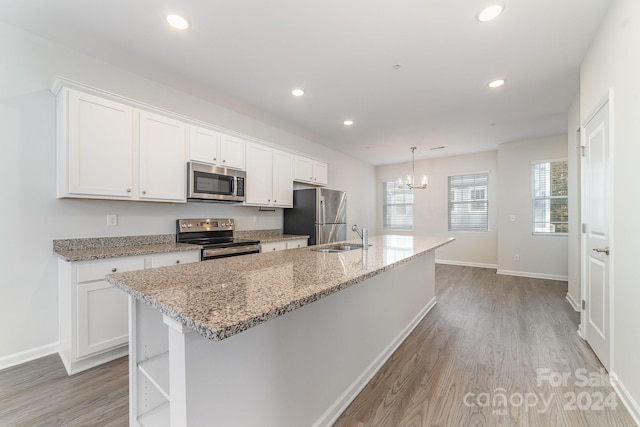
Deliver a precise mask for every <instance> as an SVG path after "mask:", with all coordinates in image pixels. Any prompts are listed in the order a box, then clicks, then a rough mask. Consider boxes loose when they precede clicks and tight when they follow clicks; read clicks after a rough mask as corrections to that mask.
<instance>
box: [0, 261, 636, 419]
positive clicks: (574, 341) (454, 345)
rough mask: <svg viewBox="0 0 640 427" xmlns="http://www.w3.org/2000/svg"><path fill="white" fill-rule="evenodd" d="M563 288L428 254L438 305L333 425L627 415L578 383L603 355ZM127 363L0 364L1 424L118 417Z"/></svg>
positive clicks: (123, 409) (601, 391) (605, 388)
mask: <svg viewBox="0 0 640 427" xmlns="http://www.w3.org/2000/svg"><path fill="white" fill-rule="evenodd" d="M566 292H567V285H566V283H564V282H554V281H548V280H537V279H527V278H521V277H511V276H498V275H496V274H495V270H488V269H481V268H471V267H457V266H447V265H437V266H436V297H437V299H438V304H437V305H436V306H435V307H434V308H433V309H432V311H431V312H430V313H429V314H428V315H427V316H426V317H425V318H424V319H423V321H422V322H420V324H419V325H418V326H417V327H416V329H415V330H414V331H413V332H412V333H411V335H410V336H409V337H408V338H407V340H406V341H405V342H404V343H403V344H402V345H401V346H400V348H399V349H398V350H397V351H396V352H395V353H394V354H393V356H392V357H391V358H390V359H389V360H388V361H387V363H386V364H385V365H384V366H383V368H382V369H381V370H380V372H378V374H377V375H376V376H375V377H374V378H373V380H372V381H371V382H370V383H369V384H368V385H367V386H366V387H365V388H364V389H363V391H362V392H361V393H360V395H359V396H358V397H357V398H356V399H355V400H354V401H353V402H352V403H351V405H350V406H349V407H348V408H347V409H346V410H345V412H344V413H343V414H342V416H341V417H340V418H339V419H338V421H337V422H336V423H335V425H334V426H335V427H364V426H388V427H427V426H442V427H449V426H456V427H457V426H474V427H480V426H545V427H547V426H625V427H626V426H634V425H635V424H634V422H633V420H632V419H631V417H630V415H629V414H628V412H627V411H626V409H625V408H624V406H623V405H622V403H621V402H620V400H619V399H618V398H617V396H615V395H613V398H612V399H611V398H610V399H609V401H605V399H604V398H606V397H608V396H609V395H610V393H612V392H613V390H612V388H611V386H609V385H608V383H607V384H605V385H599V384H594V385H593V386H591V385H588V384H581V382H586V381H581V379H582V377H583V376H585V374H589V373H590V374H594V375H596V376H597V374H598V373H599V372H600V368H601V364H600V363H599V361H598V360H597V358H596V357H595V355H594V354H593V352H592V351H591V349H590V348H589V347H588V346H587V345H586V344H585V343H584V342H583V341H582V340H581V339H580V338H579V337H578V335H577V333H576V330H577V327H578V323H579V316H578V313H576V312H575V311H573V310H572V309H571V307H570V306H569V304H568V303H567V302H566V300H565V299H564V298H565V295H566ZM127 369H128V366H127V358H122V359H119V360H116V361H113V362H110V363H108V364H105V365H103V366H100V367H98V368H94V369H92V370H89V371H85V372H82V373H79V374H77V375H74V376H71V377H68V376H67V374H66V372H65V370H64V367H63V366H62V363H61V362H60V360H59V358H58V356H57V355H53V356H48V357H45V358H42V359H39V360H36V361H33V362H29V363H25V364H23V365H20V366H16V367H13V368H9V369H6V370H4V371H0V426H2V427H5V426H30V427H31V426H94V425H95V426H126V425H128V418H127V417H128V375H127ZM538 369H547V371H544V372H546V377H550V378H551V379H554V380H555V379H558V378H559V377H561V376H562V375H565V376H566V375H569V377H567V379H566V381H560V384H555V383H553V384H552V383H551V382H550V381H549V380H546V379H544V378H543V375H542V371H540V373H539V371H538ZM579 369H584V372H583V371H578V372H576V371H577V370H579ZM576 373H578V377H576ZM539 377H540V378H539ZM546 377H545V378H546ZM538 379H540V384H538ZM595 382H597V381H594V383H595ZM572 393H573V394H572ZM574 395H575V396H576V398H577V400H576V401H573V402H572V400H571V397H572V396H574ZM600 396H602V400H601V401H599V400H600ZM465 398H466V400H465ZM505 399H506V401H505ZM523 399H524V402H523V401H522V400H523ZM527 399H528V400H527ZM543 399H544V400H543ZM598 401H599V402H598ZM546 402H548V403H546ZM607 403H608V404H607ZM612 403H617V407H616V408H615V409H614V408H612V407H611V404H612ZM529 405H530V406H529ZM581 408H582V409H581ZM248 409H249V408H248Z"/></svg>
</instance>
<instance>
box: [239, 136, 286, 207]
mask: <svg viewBox="0 0 640 427" xmlns="http://www.w3.org/2000/svg"><path fill="white" fill-rule="evenodd" d="M245 164H246V171H247V184H246V201H245V205H249V206H273V207H292V206H293V155H292V154H290V153H287V152H284V151H280V150H275V149H273V148H271V147H268V146H266V145H262V144H256V143H247V154H246V161H245Z"/></svg>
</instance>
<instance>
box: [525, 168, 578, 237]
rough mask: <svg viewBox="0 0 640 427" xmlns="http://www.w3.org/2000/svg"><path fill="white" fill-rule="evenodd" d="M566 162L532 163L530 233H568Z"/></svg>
mask: <svg viewBox="0 0 640 427" xmlns="http://www.w3.org/2000/svg"><path fill="white" fill-rule="evenodd" d="M568 172H569V170H568V162H567V161H566V160H563V161H553V162H541V163H533V164H532V165H531V181H532V192H533V200H532V215H531V218H532V230H533V232H534V233H561V234H562V233H567V232H568V231H569V213H568V210H569V197H568V194H569V191H568V181H567V180H568V175H569V173H568Z"/></svg>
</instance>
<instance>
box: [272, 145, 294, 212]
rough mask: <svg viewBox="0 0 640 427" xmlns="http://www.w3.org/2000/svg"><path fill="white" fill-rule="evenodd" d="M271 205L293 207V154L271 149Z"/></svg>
mask: <svg viewBox="0 0 640 427" xmlns="http://www.w3.org/2000/svg"><path fill="white" fill-rule="evenodd" d="M273 205H274V206H279V207H289V208H291V207H293V154H290V153H286V152H284V151H280V150H273Z"/></svg>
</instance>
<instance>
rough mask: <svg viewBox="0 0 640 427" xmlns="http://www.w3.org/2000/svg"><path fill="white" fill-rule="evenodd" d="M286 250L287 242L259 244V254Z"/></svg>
mask: <svg viewBox="0 0 640 427" xmlns="http://www.w3.org/2000/svg"><path fill="white" fill-rule="evenodd" d="M285 249H287V242H284V241H283V242H272V243H261V244H260V252H275V251H282V250H285Z"/></svg>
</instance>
